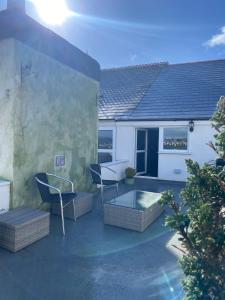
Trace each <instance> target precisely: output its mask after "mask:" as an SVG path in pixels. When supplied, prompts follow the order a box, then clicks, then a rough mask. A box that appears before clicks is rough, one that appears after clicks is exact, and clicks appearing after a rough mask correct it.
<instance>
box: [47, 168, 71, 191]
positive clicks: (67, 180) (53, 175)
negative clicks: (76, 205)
mask: <svg viewBox="0 0 225 300" xmlns="http://www.w3.org/2000/svg"><path fill="white" fill-rule="evenodd" d="M47 175H48V176H52V177H55V178H57V179H61V180H63V181H65V182H69V183H70V184H71V187H72V192H74V183H73V181H71V180H69V179H67V178H64V177H62V176H58V175H55V174H52V173H47Z"/></svg>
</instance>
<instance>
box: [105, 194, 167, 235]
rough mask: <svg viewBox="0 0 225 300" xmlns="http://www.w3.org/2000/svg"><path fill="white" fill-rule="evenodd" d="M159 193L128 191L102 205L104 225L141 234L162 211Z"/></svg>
mask: <svg viewBox="0 0 225 300" xmlns="http://www.w3.org/2000/svg"><path fill="white" fill-rule="evenodd" d="M160 198H161V193H153V192H145V191H130V192H128V193H126V194H124V195H121V196H118V197H115V198H114V199H112V200H109V201H107V202H105V204H104V223H105V224H109V225H114V226H118V227H123V228H126V229H132V230H136V231H140V232H143V231H144V230H145V229H146V228H147V227H148V226H149V225H150V224H151V223H152V222H154V221H155V220H156V219H157V218H158V217H159V216H160V215H161V213H162V212H163V211H164V208H163V207H162V206H161V205H160V204H159V200H160Z"/></svg>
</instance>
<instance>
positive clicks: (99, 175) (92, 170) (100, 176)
mask: <svg viewBox="0 0 225 300" xmlns="http://www.w3.org/2000/svg"><path fill="white" fill-rule="evenodd" d="M89 170H90V171H91V172H93V173H95V174H96V175H97V176H98V177H99V178H100V180H101V185H102V175H101V174H100V173H98V172H97V171H95V170H94V169H92V168H91V167H89Z"/></svg>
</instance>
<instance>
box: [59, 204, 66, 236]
mask: <svg viewBox="0 0 225 300" xmlns="http://www.w3.org/2000/svg"><path fill="white" fill-rule="evenodd" d="M60 206H61V218H62V230H63V235H65V224H64V213H63V203H62V201H60Z"/></svg>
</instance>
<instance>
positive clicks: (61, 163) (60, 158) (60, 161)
mask: <svg viewBox="0 0 225 300" xmlns="http://www.w3.org/2000/svg"><path fill="white" fill-rule="evenodd" d="M65 164H66V158H65V155H56V156H55V166H56V167H65Z"/></svg>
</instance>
